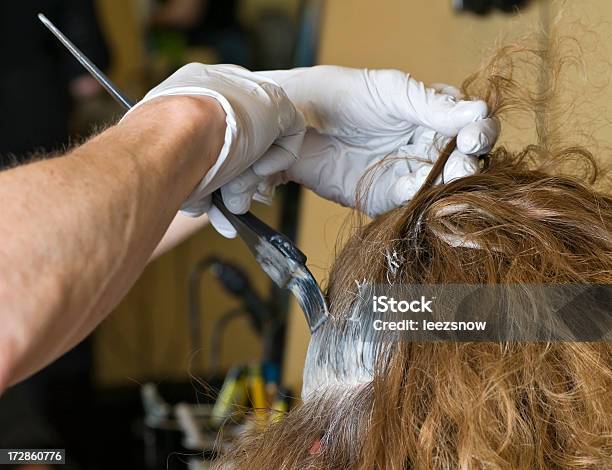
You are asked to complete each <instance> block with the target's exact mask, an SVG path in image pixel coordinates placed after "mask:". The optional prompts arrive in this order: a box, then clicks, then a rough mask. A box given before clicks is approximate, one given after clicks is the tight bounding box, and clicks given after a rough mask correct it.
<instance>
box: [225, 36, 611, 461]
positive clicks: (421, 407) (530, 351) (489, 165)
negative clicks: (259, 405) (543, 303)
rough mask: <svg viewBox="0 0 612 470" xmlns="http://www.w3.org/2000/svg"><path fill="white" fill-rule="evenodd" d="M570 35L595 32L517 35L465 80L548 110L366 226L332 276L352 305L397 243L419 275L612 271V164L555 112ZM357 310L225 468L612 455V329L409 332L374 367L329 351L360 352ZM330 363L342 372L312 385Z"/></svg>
mask: <svg viewBox="0 0 612 470" xmlns="http://www.w3.org/2000/svg"><path fill="white" fill-rule="evenodd" d="M564 41H566V42H567V43H568V44H569V45H570V46H571V47H578V46H579V45H578V43H577V42H575V41H573V40H571V39H567V40H563V39H555V38H552V37H549V38H548V41H547V43H546V44H545V45H543V44H541V43H540V44H539V45H536V46H534V47H530V46H527V45H526V44H527V42H525V41H523V42H518V43H516V44H515V45H510V46H505V47H502V48H500V49H499V50H498V51H497V52H496V53H495V55H494V56H493V58H492V59H491V60H490V61H489V62H488V63H486V64H485V65H484V66H483V67H482V69H481V70H479V71H478V72H477V73H475V74H474V75H472V76H471V77H469V78H468V79H467V80H466V81H465V83H464V84H463V92H464V93H465V94H466V95H467V96H479V97H482V98H484V99H485V100H486V101H487V102H488V104H489V109H490V110H491V113H492V115H493V116H495V117H497V118H498V119H500V120H501V121H503V122H504V123H505V122H507V121H508V120H512V119H513V117H512V116H515V114H513V113H516V112H518V113H522V114H524V115H530V116H532V117H533V118H534V121H532V122H533V123H534V124H533V126H534V127H535V128H536V131H537V136H538V138H537V142H534V143H532V144H531V145H528V146H526V147H525V148H523V149H521V150H518V151H512V150H509V149H507V148H505V147H503V146H497V147H496V148H494V149H493V150H492V151H491V152H490V154H489V155H488V156H487V157H486V158H485V160H486V164H485V165H484V167H483V168H482V170H481V171H480V172H479V173H478V174H475V175H473V176H469V177H465V178H461V179H458V180H455V181H452V182H448V183H444V184H439V185H426V186H425V187H424V188H423V189H422V190H421V191H420V192H419V193H418V194H417V195H416V196H415V198H414V199H413V200H411V201H410V202H409V203H407V204H406V205H405V206H404V207H399V208H397V209H394V210H392V211H390V212H388V213H386V214H384V215H382V216H380V217H378V218H377V219H376V220H373V221H371V222H369V223H366V224H362V225H360V226H359V227H358V228H357V229H356V230H355V231H354V233H352V235H351V236H350V238H349V239H348V242H347V243H346V244H345V246H344V248H343V249H342V250H341V252H340V253H339V255H338V256H337V259H336V261H335V263H334V266H333V268H332V270H331V273H330V276H329V281H328V288H327V297H328V304H329V309H330V312H331V314H332V315H333V316H334V318H335V319H336V320H341V319H343V318H346V317H347V315H348V314H349V312H351V309H352V308H353V306H354V304H355V300H356V299H355V292H354V289H353V286H354V283H355V280H356V279H359V280H361V279H365V280H367V281H368V282H372V283H384V282H387V281H388V279H389V264H388V260H387V259H386V258H385V257H384V256H382V255H381V253H385V252H394V253H397V255H398V257H400V258H401V259H402V260H403V262H402V263H401V265H400V266H399V267H398V268H397V271H396V272H394V273H393V276H394V282H396V283H403V284H446V283H462V284H527V283H530V284H572V283H595V284H612V198H610V197H609V196H608V195H606V194H604V193H603V192H598V191H597V190H595V189H594V188H595V187H596V186H595V185H597V184H600V183H601V182H602V181H605V177H606V174H607V173H606V172H605V168H604V167H603V165H601V164H600V163H598V162H597V159H596V158H595V156H594V154H593V153H591V151H590V150H589V148H587V147H585V146H581V145H575V142H574V144H573V145H569V146H568V145H564V144H563V139H561V138H559V135H560V134H561V133H560V132H558V131H559V128H558V127H556V128H553V127H552V124H551V123H552V122H553V120H552V119H551V116H554V113H556V112H558V107H557V108H555V105H558V104H559V103H555V100H556V97H557V96H559V87H560V86H562V85H563V83H562V81H561V76H562V75H561V69H562V68H563V66H564V65H567V62H568V60H570V58H571V57H576V55H574V56H572V55H571V54H567V52H565V51H564V48H566V47H567V46H568V44H564ZM578 55H579V54H578ZM543 69H544V70H547V71H548V73H547V77H545V80H544V81H545V86H542V77H541V76H538V77H535V75H537V74H539V73H540V71H541V70H543ZM525 77H527V78H531V79H532V80H526V79H525ZM534 77H535V78H534ZM567 109H568V108H566V109H565V110H566V111H567ZM566 135H569V136H573V137H575V136H576V133H567V134H566ZM452 145H453V143H452V142H451V143H450V144H448V146H447V148H446V149H445V152H443V155H444V154H445V153H446V154H448V153H450V152H449V150H450V149H451V148H452ZM602 156H604V155H598V157H602ZM442 166H443V164H439V165H437V166H436V168H434V171H437V172H439V171H440V170H441V167H442ZM434 176H435V175H434ZM366 186H367V185H366ZM366 192H367V188H366V189H365V190H364V193H366ZM449 208H452V210H449ZM457 238H459V239H460V240H461V243H451V242H449V240H456V239H457ZM341 324H342V322H334V321H332V322H328V323H327V324H326V325H324V327H322V328H321V329H320V330H318V331H317V332H316V333H315V335H314V336H313V338H312V341H311V347H310V350H309V358H308V359H307V364H306V371H305V386H307V387H308V388H309V392H308V393H306V394H305V396H304V398H305V400H304V402H303V403H302V404H301V405H299V406H298V407H297V408H296V409H295V410H293V411H291V412H290V413H288V415H287V416H286V417H285V418H284V419H283V420H282V421H279V422H276V423H274V424H271V425H270V426H269V427H268V428H267V429H266V430H265V431H263V432H261V431H259V432H257V433H253V434H249V435H246V436H244V437H243V438H242V439H241V440H240V441H239V442H238V443H237V445H236V446H235V447H234V449H233V450H232V451H231V452H230V453H229V454H228V455H226V456H225V457H223V458H222V459H221V460H220V461H219V462H218V463H217V464H218V465H219V466H220V467H222V468H247V467H250V468H282V469H285V468H286V469H293V468H296V469H297V468H299V469H304V468H321V469H323V468H325V469H327V468H334V469H335V468H351V469H352V468H355V469H373V468H378V469H407V468H410V469H451V468H465V469H468V468H499V469H550V468H593V469H603V468H612V392H611V391H612V343H609V342H558V343H545V342H504V343H493V342H480V343H476V342H464V343H458V342H454V343H452V342H429V343H424V342H406V341H403V342H395V343H392V344H389V345H387V346H386V348H385V350H384V351H380V352H379V354H378V355H377V357H376V358H374V359H375V361H374V362H375V368H374V371H373V373H372V376H371V377H365V378H360V377H354V376H349V374H348V373H346V371H343V370H340V369H341V368H340V369H339V368H327V369H325V366H322V365H321V364H323V363H325V362H330V361H332V362H333V361H334V360H337V361H339V362H342V361H344V362H346V361H348V360H352V358H351V357H347V355H348V354H356V353H355V348H346V347H344V346H343V345H342V341H343V333H344V332H343V330H342V327H341V326H338V325H341ZM352 372H354V370H353V369H351V373H352ZM322 374H323V375H325V381H324V382H325V383H326V384H327V386H320V385H321V380H319V383H317V384H316V386H315V385H313V384H312V383H310V384H308V382H312V381H313V380H315V379H313V377H314V376H321V375H322ZM313 444H316V445H315V446H314V447H313Z"/></svg>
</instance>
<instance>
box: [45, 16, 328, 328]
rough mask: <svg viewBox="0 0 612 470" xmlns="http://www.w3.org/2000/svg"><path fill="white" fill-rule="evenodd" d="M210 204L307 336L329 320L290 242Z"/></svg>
mask: <svg viewBox="0 0 612 470" xmlns="http://www.w3.org/2000/svg"><path fill="white" fill-rule="evenodd" d="M38 18H39V20H40V21H41V22H42V23H43V24H44V25H45V26H46V27H47V28H48V29H49V31H51V33H53V35H54V36H55V37H56V38H57V39H58V40H59V41H60V42H61V43H62V44H63V45H64V46H65V47H66V48H67V49H68V50H69V51H70V53H71V54H72V55H73V56H74V57H75V58H76V59H77V60H78V61H79V62H80V63H81V65H83V67H85V69H86V70H87V71H88V72H89V73H90V74H91V75H92V76H93V77H94V78H95V79H96V80H98V82H99V83H100V85H102V86H103V87H104V89H105V90H106V91H108V92H109V93H110V95H111V96H112V97H113V98H115V99H116V100H117V101H118V102H119V103H120V104H121V105H122V106H123V107H124V108H126V109H130V108H131V107H132V106H133V104H132V103H131V101H130V100H129V99H127V98H126V97H125V96H124V95H123V94H122V93H121V92H120V91H119V90H118V89H117V87H116V86H115V85H114V84H113V83H112V82H111V81H110V80H109V78H108V77H107V76H106V75H105V74H104V73H103V72H102V71H101V70H100V69H98V68H97V67H96V66H95V65H94V64H93V63H92V62H91V61H90V60H89V59H88V58H87V57H86V56H85V55H84V54H83V53H82V52H81V51H80V50H79V49H78V48H77V47H76V46H75V45H74V44H73V43H72V42H71V41H70V40H69V39H68V38H67V37H66V36H64V34H63V33H62V32H61V31H60V30H59V29H58V28H57V27H56V26H55V25H54V24H53V23H51V21H49V19H48V18H47V17H46V16H45V15H43V14H39V15H38ZM213 204H214V205H215V206H216V207H217V208H218V209H219V210H220V211H221V212H222V213H223V215H225V217H227V219H228V220H229V221H230V222H231V223H232V225H233V226H234V227H235V228H236V231H237V232H238V234H239V235H240V237H241V238H242V240H243V241H244V242H245V243H246V245H247V247H248V248H249V250H250V251H251V252H252V253H253V255H255V258H256V260H257V262H258V263H259V265H260V266H261V267H262V269H263V270H264V271H265V272H266V274H268V276H269V277H270V278H271V279H272V281H273V282H274V283H275V284H276V285H277V286H279V287H281V288H286V289H289V290H290V291H291V292H292V293H293V294H294V295H295V297H296V298H297V301H298V303H299V305H300V307H301V308H302V310H303V311H304V314H305V315H306V320H307V322H308V326H309V327H310V330H311V332H314V331H315V330H316V329H317V328H318V327H319V326H320V325H321V324H322V323H323V322H324V321H325V320H326V319H327V318H328V316H329V314H328V312H327V306H326V304H325V298H324V297H323V293H322V292H321V288H320V287H319V286H318V284H317V282H316V280H315V278H314V276H313V275H312V273H311V272H310V271H309V270H308V268H307V267H306V255H304V253H302V252H301V251H300V250H299V249H298V248H297V247H296V246H295V245H294V244H293V242H292V241H291V240H289V239H288V238H287V237H286V236H285V235H283V234H282V233H279V232H277V231H276V230H274V229H272V228H271V227H269V226H268V225H266V224H265V223H264V222H263V221H261V220H260V219H258V218H257V217H255V216H254V215H253V214H251V213H250V212H247V213H246V214H242V215H236V214H233V213H231V212H230V211H229V210H228V209H227V208H226V207H225V204H224V203H223V199H222V197H221V194H220V193H219V191H216V192H215V193H214V194H213Z"/></svg>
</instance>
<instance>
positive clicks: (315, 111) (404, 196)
mask: <svg viewBox="0 0 612 470" xmlns="http://www.w3.org/2000/svg"><path fill="white" fill-rule="evenodd" d="M258 73H259V74H260V75H262V76H266V77H268V78H271V79H273V80H274V81H276V82H277V83H279V84H280V85H281V86H282V87H283V89H284V90H285V92H286V93H287V95H288V96H289V98H290V99H291V100H292V101H293V103H294V104H295V105H296V107H297V108H298V109H299V110H300V111H301V112H302V113H303V114H304V117H305V118H306V123H307V126H308V132H307V134H306V137H305V139H304V145H303V147H302V150H301V156H300V159H299V160H298V161H297V162H296V163H295V164H294V165H292V166H291V167H290V168H289V169H288V170H287V171H285V172H283V173H282V174H281V175H280V178H278V177H277V178H276V179H275V180H274V179H273V180H270V179H269V180H268V181H262V180H261V179H260V180H257V179H251V180H246V179H242V181H241V184H240V185H238V184H236V185H233V184H230V185H229V188H228V190H229V191H236V193H237V194H238V193H242V194H244V193H245V192H247V193H248V194H251V195H253V194H255V193H256V191H258V193H259V198H260V199H262V198H263V197H264V196H265V194H266V193H267V192H269V191H268V190H269V185H270V184H272V185H273V184H275V183H276V184H278V183H279V179H281V180H282V181H280V182H283V181H287V180H292V181H296V182H298V183H301V184H303V185H304V186H306V187H308V188H310V189H312V190H313V191H315V192H316V193H317V194H319V195H321V196H322V197H325V198H327V199H331V200H333V201H336V202H338V203H340V204H342V205H345V206H351V207H354V206H355V203H356V194H355V193H356V189H357V185H358V182H359V181H360V179H361V177H362V176H363V175H364V174H365V172H366V171H367V170H368V168H370V167H372V166H373V165H375V164H376V163H378V162H380V161H381V160H383V159H384V158H385V157H387V156H389V155H403V156H411V155H412V156H414V157H417V158H412V159H408V160H406V159H401V160H399V159H398V160H396V161H394V162H392V163H389V165H386V166H385V169H384V170H383V171H381V172H377V173H375V174H376V179H375V180H374V181H373V185H372V187H371V191H370V197H369V198H368V201H366V205H365V207H363V208H364V210H365V211H366V212H367V213H368V215H370V216H376V215H378V214H381V213H383V212H386V211H388V210H389V209H392V208H394V207H397V206H399V205H401V204H403V203H405V202H406V201H407V200H409V199H410V198H411V197H412V196H413V195H414V193H415V192H416V191H417V190H418V188H419V187H420V186H421V184H422V183H423V182H424V180H425V178H426V177H427V174H428V173H429V169H430V168H431V166H432V164H433V162H434V161H435V159H436V158H437V151H435V148H431V143H432V142H433V134H435V133H439V134H440V135H442V136H447V137H454V136H457V146H458V149H457V150H458V151H456V152H454V153H453V155H452V157H451V159H450V161H449V163H448V164H447V165H446V168H445V172H444V178H445V181H449V180H450V179H454V178H459V177H462V176H466V175H469V174H471V173H473V172H474V171H476V169H477V159H476V157H474V155H479V154H483V153H486V152H488V151H489V150H490V149H491V147H492V146H493V144H494V143H495V140H496V138H497V134H498V133H499V124H498V122H497V121H496V120H493V119H486V116H487V106H486V103H484V102H483V101H461V100H459V99H457V96H458V91H457V90H456V89H455V88H453V87H445V88H444V89H442V90H441V91H440V92H438V91H436V90H435V89H433V88H427V87H425V85H424V84H423V83H421V82H419V81H417V80H414V79H413V78H411V77H410V76H409V75H408V74H406V73H404V72H400V71H398V70H366V69H349V68H344V67H335V66H317V67H310V68H302V69H294V70H287V71H271V72H258ZM430 131H431V132H430ZM411 145H412V147H410V146H411ZM439 148H441V146H440V147H439ZM423 158H427V159H428V160H429V161H428V162H425V163H423V162H422V161H420V160H422V159H423ZM256 198H257V197H256ZM242 200H243V201H245V202H246V205H245V206H244V207H243V208H241V210H246V208H248V201H250V198H243V199H242Z"/></svg>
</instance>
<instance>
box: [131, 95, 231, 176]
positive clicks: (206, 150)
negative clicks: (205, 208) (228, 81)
mask: <svg viewBox="0 0 612 470" xmlns="http://www.w3.org/2000/svg"><path fill="white" fill-rule="evenodd" d="M119 127H121V128H123V129H124V130H125V131H126V133H129V134H130V135H132V136H133V138H132V139H130V140H141V139H146V140H147V141H148V143H152V142H155V141H157V143H156V145H155V147H156V148H158V149H159V152H156V155H149V158H151V157H153V158H159V159H160V160H161V161H160V163H161V164H162V165H166V164H167V163H171V165H172V167H173V170H174V171H172V172H170V173H174V175H175V176H176V174H177V173H182V172H181V169H184V170H185V173H186V174H188V175H189V177H190V178H193V181H192V182H187V181H185V183H186V184H187V186H189V185H190V183H191V184H193V186H195V185H196V184H197V182H198V181H200V179H201V178H202V176H203V175H204V174H206V172H207V171H208V170H209V169H210V168H211V167H212V166H213V165H214V163H215V162H216V160H217V157H218V156H219V153H220V152H221V149H222V147H223V143H224V139H225V128H226V115H225V111H224V110H223V107H222V106H221V105H220V104H219V103H218V101H217V100H216V99H214V98H211V97H208V96H190V95H176V96H163V97H159V98H155V99H152V100H151V101H147V102H144V103H142V104H140V105H137V106H136V107H135V108H133V109H132V111H130V112H129V113H128V114H126V115H125V116H124V117H123V119H122V120H121V121H120V123H119ZM168 157H169V159H168ZM162 173H163V174H169V173H168V172H167V171H164V172H162Z"/></svg>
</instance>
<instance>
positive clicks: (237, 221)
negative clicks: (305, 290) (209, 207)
mask: <svg viewBox="0 0 612 470" xmlns="http://www.w3.org/2000/svg"><path fill="white" fill-rule="evenodd" d="M212 201H213V204H214V205H215V207H216V208H217V209H219V210H220V211H221V212H222V213H223V215H224V216H225V217H226V218H227V220H229V221H230V223H231V224H232V225H233V226H234V228H235V229H236V230H237V231H238V233H239V234H241V236H242V233H241V231H244V230H248V231H250V232H252V233H253V234H255V235H257V237H258V238H260V239H264V240H266V241H267V242H269V243H270V244H272V245H273V246H274V247H275V248H277V249H278V250H280V251H281V252H282V253H283V254H284V255H285V256H287V257H289V258H291V259H292V260H294V261H295V262H297V263H299V264H306V260H307V258H306V255H305V254H304V253H302V252H301V251H300V250H299V249H298V248H297V247H296V246H295V245H294V243H293V242H292V241H291V240H290V239H289V238H287V237H286V236H285V235H283V234H282V233H280V232H278V231H276V230H274V229H273V228H272V227H270V226H269V225H268V224H266V223H265V222H264V221H263V220H261V219H259V218H258V217H256V216H254V215H253V214H251V213H250V212H247V213H246V214H234V213H232V212H230V210H229V209H228V208H227V207H226V206H225V203H224V202H223V197H222V196H221V191H219V190H217V191H215V192H214V193H213V195H212ZM243 238H244V237H243Z"/></svg>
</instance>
